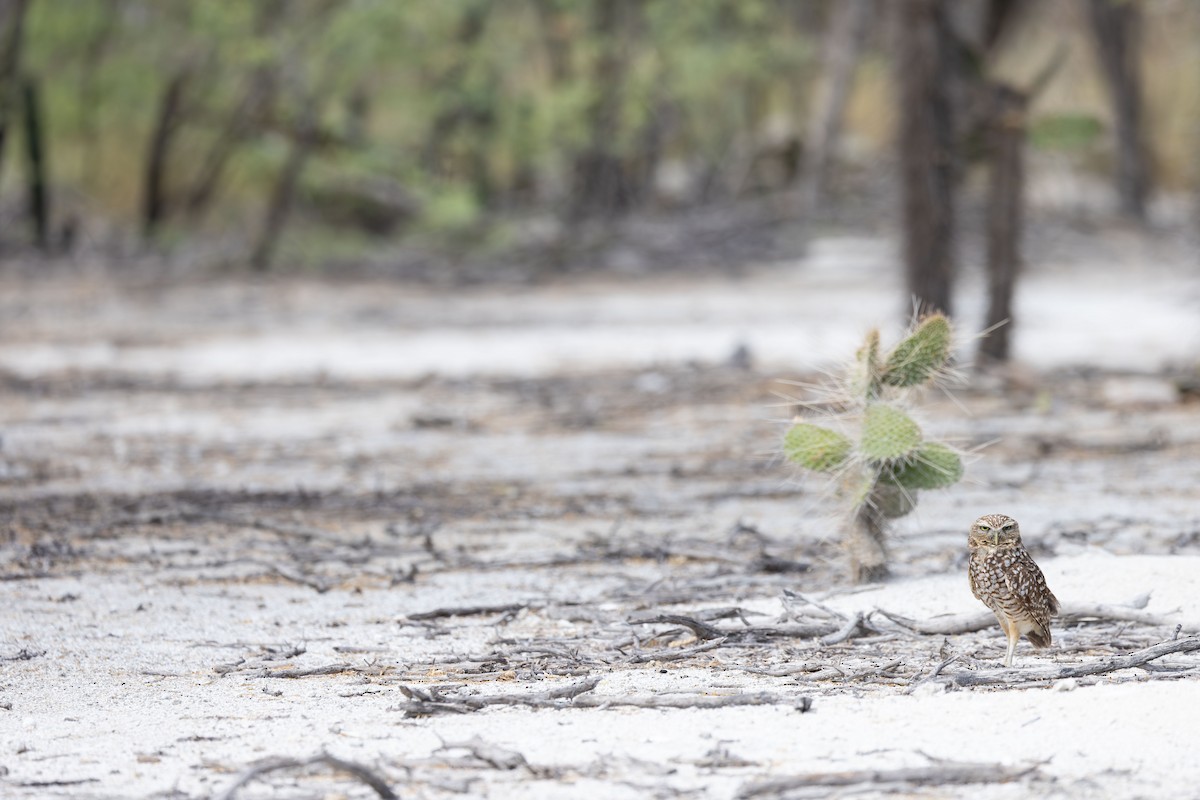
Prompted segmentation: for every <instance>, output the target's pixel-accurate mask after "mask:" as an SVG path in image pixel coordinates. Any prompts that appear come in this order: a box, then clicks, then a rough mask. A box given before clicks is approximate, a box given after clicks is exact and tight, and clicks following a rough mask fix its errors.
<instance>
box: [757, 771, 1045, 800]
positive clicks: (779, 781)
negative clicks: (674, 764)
mask: <svg viewBox="0 0 1200 800" xmlns="http://www.w3.org/2000/svg"><path fill="white" fill-rule="evenodd" d="M1036 770H1037V766H1036V765H1034V766H1027V767H1006V766H1004V765H1003V764H946V765H939V766H933V767H915V768H903V769H864V770H850V771H847V772H811V773H808V774H807V775H794V776H791V777H785V778H772V779H771V780H765V781H756V782H754V783H751V784H749V785H747V786H743V787H742V788H741V790H739V791H738V793H737V797H738V798H744V797H763V796H764V795H779V794H783V793H785V792H790V791H792V790H793V789H803V788H805V787H809V786H855V785H857V784H860V783H867V784H871V785H872V786H879V785H881V784H907V785H916V786H951V785H956V786H961V785H964V784H971V783H1008V782H1010V781H1015V780H1017V779H1019V778H1023V777H1025V776H1026V775H1030V774H1032V773H1033V772H1035V771H1036Z"/></svg>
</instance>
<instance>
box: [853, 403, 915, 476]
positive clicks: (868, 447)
mask: <svg viewBox="0 0 1200 800" xmlns="http://www.w3.org/2000/svg"><path fill="white" fill-rule="evenodd" d="M920 444H921V429H920V428H919V427H917V423H915V422H913V421H912V419H910V418H909V416H908V415H907V414H905V413H904V412H903V411H901V410H900V409H898V408H893V407H892V406H889V405H884V404H883V403H871V404H869V405H868V406H867V410H866V412H865V413H864V414H863V424H862V441H861V442H860V443H859V451H860V452H861V453H862V455H863V457H864V458H866V459H867V460H868V461H876V462H882V463H890V462H895V461H900V460H903V459H907V458H908V457H909V456H911V455H912V454H913V453H914V452H915V451H916V449H917V447H918V446H919V445H920Z"/></svg>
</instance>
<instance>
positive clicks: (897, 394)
mask: <svg viewBox="0 0 1200 800" xmlns="http://www.w3.org/2000/svg"><path fill="white" fill-rule="evenodd" d="M952 341H953V330H952V328H951V326H950V322H949V320H947V319H946V318H945V317H944V316H942V315H940V314H938V315H933V316H930V317H927V318H926V319H924V320H922V321H921V322H920V323H919V324H917V325H916V326H915V327H914V328H913V329H912V330H911V331H909V332H908V334H907V335H906V336H905V337H904V338H903V339H901V341H900V342H899V343H898V344H897V345H896V346H895V347H894V348H893V349H892V350H891V352H890V353H888V355H887V357H886V358H882V359H881V357H880V355H879V354H880V341H879V332H878V331H875V330H872V331H870V332H869V333H868V334H867V337H866V340H865V342H864V343H863V345H862V347H861V348H859V350H858V352H857V353H856V354H855V360H854V362H853V364H852V365H851V366H850V368H849V369H848V371H847V374H846V376H845V377H844V379H843V380H842V381H841V382H840V383H839V384H838V385H837V387H836V389H835V396H834V397H833V398H831V399H832V400H833V401H834V402H833V404H834V405H836V406H839V407H842V408H845V409H847V410H846V412H845V413H844V414H843V415H841V416H842V419H841V423H842V425H843V426H846V427H856V428H857V430H858V435H857V438H853V437H846V436H844V435H843V434H841V433H838V432H835V431H833V430H830V429H828V428H826V427H823V426H821V425H816V424H813V423H810V422H797V423H795V424H794V425H792V427H791V428H790V429H789V430H788V431H787V433H786V434H785V435H784V442H783V452H784V455H785V456H786V457H787V458H788V459H789V460H790V461H792V462H793V463H795V464H798V465H800V466H801V467H804V468H805V469H808V470H812V471H815V472H825V473H830V472H834V473H838V474H841V475H844V476H845V478H846V481H845V484H846V488H845V489H844V490H843V491H842V493H841V494H842V498H843V500H844V501H845V503H846V510H847V519H848V520H851V521H852V522H851V524H852V525H853V526H859V527H865V528H869V530H866V531H865V534H864V532H861V531H860V532H858V534H859V535H856V534H855V533H853V531H856V530H857V528H852V533H851V536H850V538H849V540H848V541H850V542H852V543H853V546H851V547H849V548H848V549H849V550H850V553H851V558H852V560H854V559H856V558H860V557H862V551H863V548H864V547H865V546H871V547H874V546H877V547H878V552H877V554H876V556H877V558H875V560H874V563H873V564H871V565H870V569H863V568H862V567H863V565H862V564H858V563H856V564H855V565H854V567H855V574H856V575H865V574H877V573H876V571H877V568H878V567H879V566H880V565H882V564H883V563H885V562H884V561H883V549H882V548H883V546H882V539H881V537H882V534H883V525H884V522H885V521H886V520H889V519H895V518H896V517H902V516H904V515H905V514H907V513H909V512H910V511H912V510H913V508H914V507H915V506H916V503H917V496H918V492H920V491H922V490H926V489H941V488H945V487H947V486H951V485H953V484H954V483H956V482H957V481H958V480H959V479H960V478H961V477H962V475H963V463H962V458H961V457H960V456H959V454H958V453H957V452H956V451H955V450H954V449H953V448H952V447H950V446H948V445H946V444H943V443H941V442H935V441H928V440H926V439H925V437H924V434H923V433H922V431H921V428H920V426H919V425H918V424H917V423H916V422H915V421H914V420H913V419H912V417H911V416H910V415H909V414H908V412H907V411H905V410H904V409H905V408H908V407H910V406H911V405H912V404H913V402H914V400H915V397H914V393H915V392H916V391H918V390H919V389H921V388H922V387H924V386H927V385H929V384H931V383H933V382H934V381H936V380H937V379H938V378H939V377H940V376H941V375H942V374H943V373H944V372H945V370H946V368H947V362H948V360H949V356H950V351H951V345H952ZM864 542H866V545H864Z"/></svg>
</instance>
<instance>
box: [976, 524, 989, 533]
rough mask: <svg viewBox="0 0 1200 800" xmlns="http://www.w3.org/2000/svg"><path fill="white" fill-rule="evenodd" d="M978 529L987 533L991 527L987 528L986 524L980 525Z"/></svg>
mask: <svg viewBox="0 0 1200 800" xmlns="http://www.w3.org/2000/svg"><path fill="white" fill-rule="evenodd" d="M979 530H981V531H983V532H984V533H987V532H988V531H990V530H991V528H989V527H988V526H987V525H980V526H979Z"/></svg>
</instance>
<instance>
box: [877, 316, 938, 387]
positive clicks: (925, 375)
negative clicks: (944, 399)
mask: <svg viewBox="0 0 1200 800" xmlns="http://www.w3.org/2000/svg"><path fill="white" fill-rule="evenodd" d="M950 339H951V331H950V320H948V319H946V317H945V316H943V315H942V314H933V315H930V316H928V317H926V318H925V319H923V320H921V322H920V324H918V325H917V327H916V328H915V329H914V330H913V331H912V333H910V334H909V335H908V336H906V337H904V339H902V340H901V341H900V343H899V344H898V345H896V348H895V349H894V350H892V352H891V353H890V354H889V355H888V357H887V361H886V362H885V363H884V366H883V375H882V380H883V382H884V383H886V384H888V385H889V386H900V387H908V386H919V385H921V384H923V383H926V382H927V381H929V380H930V379H932V378H933V377H934V376H935V375H937V374H938V372H939V371H941V370H942V369H944V368H945V366H946V360H947V359H948V358H949V357H950Z"/></svg>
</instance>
